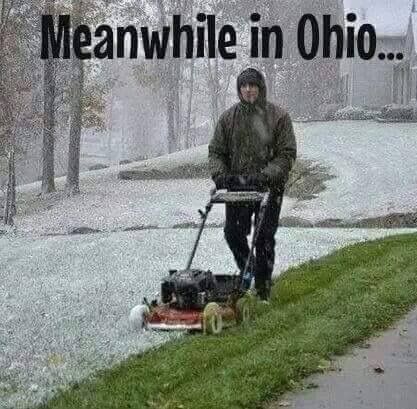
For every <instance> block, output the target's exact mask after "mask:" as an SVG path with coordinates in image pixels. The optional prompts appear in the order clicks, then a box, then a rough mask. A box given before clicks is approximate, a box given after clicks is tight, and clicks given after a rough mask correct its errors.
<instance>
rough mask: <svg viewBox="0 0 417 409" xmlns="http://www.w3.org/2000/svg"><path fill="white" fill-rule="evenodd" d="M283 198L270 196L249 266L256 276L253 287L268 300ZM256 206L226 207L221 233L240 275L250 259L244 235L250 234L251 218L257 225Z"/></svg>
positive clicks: (232, 205) (230, 205)
mask: <svg viewBox="0 0 417 409" xmlns="http://www.w3.org/2000/svg"><path fill="white" fill-rule="evenodd" d="M281 205H282V195H281V194H279V195H278V194H271V196H270V198H269V202H268V204H267V207H266V209H265V216H264V220H263V223H262V226H261V230H260V232H259V236H258V240H257V242H256V245H255V257H254V263H253V264H252V265H251V266H249V268H250V270H249V271H252V272H253V273H254V275H255V287H256V290H257V292H258V294H259V295H260V297H261V298H268V297H269V291H270V284H271V277H272V270H273V268H274V261H275V238H274V236H275V233H276V231H277V228H278V221H279V215H280V212H281ZM258 213H259V204H258V205H237V204H229V203H228V204H226V225H225V227H224V234H225V238H226V241H227V244H228V245H229V247H230V250H231V251H232V253H233V256H234V258H235V261H236V264H237V266H238V268H239V269H240V271H241V272H242V271H243V269H244V268H245V264H246V260H247V258H248V256H249V244H248V240H247V236H248V235H249V234H250V232H251V218H252V215H253V214H255V223H257V222H258Z"/></svg>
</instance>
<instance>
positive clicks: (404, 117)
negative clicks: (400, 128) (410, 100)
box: [379, 104, 417, 121]
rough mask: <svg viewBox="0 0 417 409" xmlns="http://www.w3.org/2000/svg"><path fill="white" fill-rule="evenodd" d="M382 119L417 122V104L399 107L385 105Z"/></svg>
mask: <svg viewBox="0 0 417 409" xmlns="http://www.w3.org/2000/svg"><path fill="white" fill-rule="evenodd" d="M379 117H380V118H383V119H392V120H397V121H411V120H417V106H416V105H415V104H409V105H398V104H389V105H385V106H384V107H383V108H382V110H381V114H380V115H379Z"/></svg>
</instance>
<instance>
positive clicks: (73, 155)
mask: <svg viewBox="0 0 417 409" xmlns="http://www.w3.org/2000/svg"><path fill="white" fill-rule="evenodd" d="M81 10H82V0H73V11H74V26H75V27H77V26H78V25H79V21H80V16H81ZM83 68H84V67H83V63H82V60H80V59H78V58H76V57H74V58H73V60H72V80H71V83H72V84H71V89H72V92H71V124H70V135H69V148H68V171H67V182H66V186H65V190H66V193H67V194H68V195H70V196H72V195H74V194H78V193H80V144H81V129H82V101H81V98H82V92H83V85H84V69H83Z"/></svg>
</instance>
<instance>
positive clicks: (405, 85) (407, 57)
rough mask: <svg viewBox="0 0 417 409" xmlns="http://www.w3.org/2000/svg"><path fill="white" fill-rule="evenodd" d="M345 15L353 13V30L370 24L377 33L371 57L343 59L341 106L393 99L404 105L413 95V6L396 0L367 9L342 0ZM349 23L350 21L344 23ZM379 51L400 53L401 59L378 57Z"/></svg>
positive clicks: (407, 0)
mask: <svg viewBox="0 0 417 409" xmlns="http://www.w3.org/2000/svg"><path fill="white" fill-rule="evenodd" d="M346 3H347V4H346V6H347V7H346V9H345V11H346V14H347V13H349V12H355V14H357V17H358V18H357V21H356V22H355V28H356V33H357V31H358V29H359V26H360V25H362V24H365V23H368V24H372V25H373V26H374V27H375V30H376V34H377V49H376V54H375V57H374V58H372V59H371V60H367V61H366V60H362V59H361V58H359V57H355V58H349V59H348V58H344V59H343V60H342V62H341V83H342V90H343V95H344V97H345V100H344V103H345V105H351V106H364V107H381V106H383V105H386V104H390V103H393V102H396V103H401V104H406V103H408V102H409V101H410V100H411V99H412V98H416V85H415V84H416V82H415V81H416V70H415V68H413V67H415V66H416V59H415V55H416V53H415V50H416V38H417V31H416V29H417V25H416V23H417V21H416V6H415V1H412V0H397V1H396V2H391V3H387V4H385V5H375V4H374V5H372V6H370V7H368V8H364V7H358V8H356V7H355V3H356V4H357V5H358V6H359V5H360V3H358V2H357V1H356V0H348V1H347V2H346ZM346 24H349V25H351V23H346ZM379 53H384V54H385V55H387V54H388V53H394V54H395V55H396V54H397V53H402V54H403V55H404V58H403V59H402V60H398V59H394V60H392V61H390V60H388V59H387V58H386V59H385V60H380V59H379V58H378V54H379Z"/></svg>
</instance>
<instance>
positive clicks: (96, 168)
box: [88, 163, 109, 170]
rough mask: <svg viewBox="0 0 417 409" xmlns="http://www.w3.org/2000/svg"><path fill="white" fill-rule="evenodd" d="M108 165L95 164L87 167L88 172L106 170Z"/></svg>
mask: <svg viewBox="0 0 417 409" xmlns="http://www.w3.org/2000/svg"><path fill="white" fill-rule="evenodd" d="M108 167H109V165H103V164H102V163H97V165H92V166H89V168H88V170H100V169H107V168H108Z"/></svg>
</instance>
